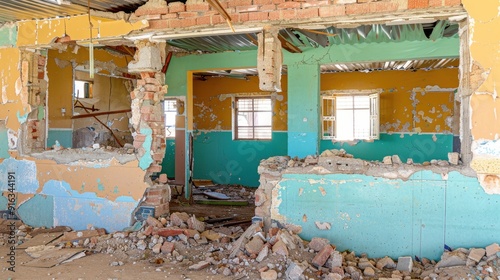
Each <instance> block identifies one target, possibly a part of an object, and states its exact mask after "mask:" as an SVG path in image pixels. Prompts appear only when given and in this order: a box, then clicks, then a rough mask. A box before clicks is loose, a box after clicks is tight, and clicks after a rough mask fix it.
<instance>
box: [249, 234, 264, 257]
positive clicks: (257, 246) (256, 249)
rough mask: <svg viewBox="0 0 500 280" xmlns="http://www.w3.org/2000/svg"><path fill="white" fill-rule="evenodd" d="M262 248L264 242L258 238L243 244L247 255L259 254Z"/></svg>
mask: <svg viewBox="0 0 500 280" xmlns="http://www.w3.org/2000/svg"><path fill="white" fill-rule="evenodd" d="M262 247H264V241H262V239H261V238H260V237H258V236H255V237H254V238H252V240H250V242H248V243H247V244H245V250H247V252H248V253H249V254H258V253H260V251H261V250H262Z"/></svg>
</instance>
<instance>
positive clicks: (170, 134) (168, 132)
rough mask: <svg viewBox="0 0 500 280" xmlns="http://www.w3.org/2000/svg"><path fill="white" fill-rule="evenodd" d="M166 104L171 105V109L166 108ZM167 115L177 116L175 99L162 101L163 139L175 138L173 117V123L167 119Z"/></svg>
mask: <svg viewBox="0 0 500 280" xmlns="http://www.w3.org/2000/svg"><path fill="white" fill-rule="evenodd" d="M167 104H173V105H174V106H173V107H168V108H167ZM167 113H175V115H177V99H175V98H165V99H164V100H163V115H164V116H165V122H164V125H165V138H167V139H173V138H175V117H174V119H173V123H171V120H170V119H169V118H167Z"/></svg>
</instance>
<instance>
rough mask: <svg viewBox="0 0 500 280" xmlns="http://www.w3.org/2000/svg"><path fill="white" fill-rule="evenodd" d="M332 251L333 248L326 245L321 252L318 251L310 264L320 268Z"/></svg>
mask: <svg viewBox="0 0 500 280" xmlns="http://www.w3.org/2000/svg"><path fill="white" fill-rule="evenodd" d="M333 251H334V250H333V247H332V246H330V244H328V245H326V246H325V247H323V249H321V251H319V253H317V254H316V256H314V258H313V260H312V264H313V265H315V266H316V267H322V266H323V265H324V264H325V263H326V260H328V258H329V257H330V255H331V254H332V253H333Z"/></svg>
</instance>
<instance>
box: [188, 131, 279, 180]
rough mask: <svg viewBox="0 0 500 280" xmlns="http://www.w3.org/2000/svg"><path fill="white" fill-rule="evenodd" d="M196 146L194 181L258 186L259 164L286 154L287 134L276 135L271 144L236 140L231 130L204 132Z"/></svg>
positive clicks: (268, 142) (195, 139) (196, 139)
mask: <svg viewBox="0 0 500 280" xmlns="http://www.w3.org/2000/svg"><path fill="white" fill-rule="evenodd" d="M193 146H194V148H193V150H194V154H195V160H194V178H195V179H209V180H212V181H213V182H214V183H217V184H241V185H244V186H250V187H257V186H258V185H259V174H258V173H257V167H258V166H259V163H260V161H261V160H262V159H266V158H269V157H271V156H276V155H284V154H286V151H287V134H286V133H284V132H273V135H272V140H270V141H242V140H238V141H233V140H232V133H231V132H230V131H221V132H201V133H199V134H196V136H195V138H194V141H193Z"/></svg>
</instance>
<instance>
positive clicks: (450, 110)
mask: <svg viewBox="0 0 500 280" xmlns="http://www.w3.org/2000/svg"><path fill="white" fill-rule="evenodd" d="M320 79H321V92H322V93H323V94H325V95H328V94H335V93H337V94H339V93H345V92H352V93H357V92H359V91H365V92H380V139H379V140H375V141H351V142H335V141H332V140H321V146H320V152H322V151H324V150H326V149H334V148H335V149H341V148H342V149H345V150H346V151H347V152H348V153H350V154H353V155H354V156H355V157H357V158H361V159H365V160H382V159H383V157H384V156H386V155H394V154H397V155H398V156H399V157H400V158H401V160H403V161H404V162H406V161H407V159H409V158H411V159H412V160H413V162H418V163H422V162H425V161H431V160H433V159H447V158H448V153H449V152H452V151H453V148H454V147H453V137H454V135H458V129H457V128H456V127H454V126H453V124H454V123H455V122H456V120H455V117H456V116H455V115H456V114H458V111H455V109H454V107H455V106H454V103H455V99H456V96H455V95H456V91H457V87H458V68H447V69H435V70H417V71H373V72H369V73H362V72H350V73H333V74H322V75H321V78H320Z"/></svg>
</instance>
